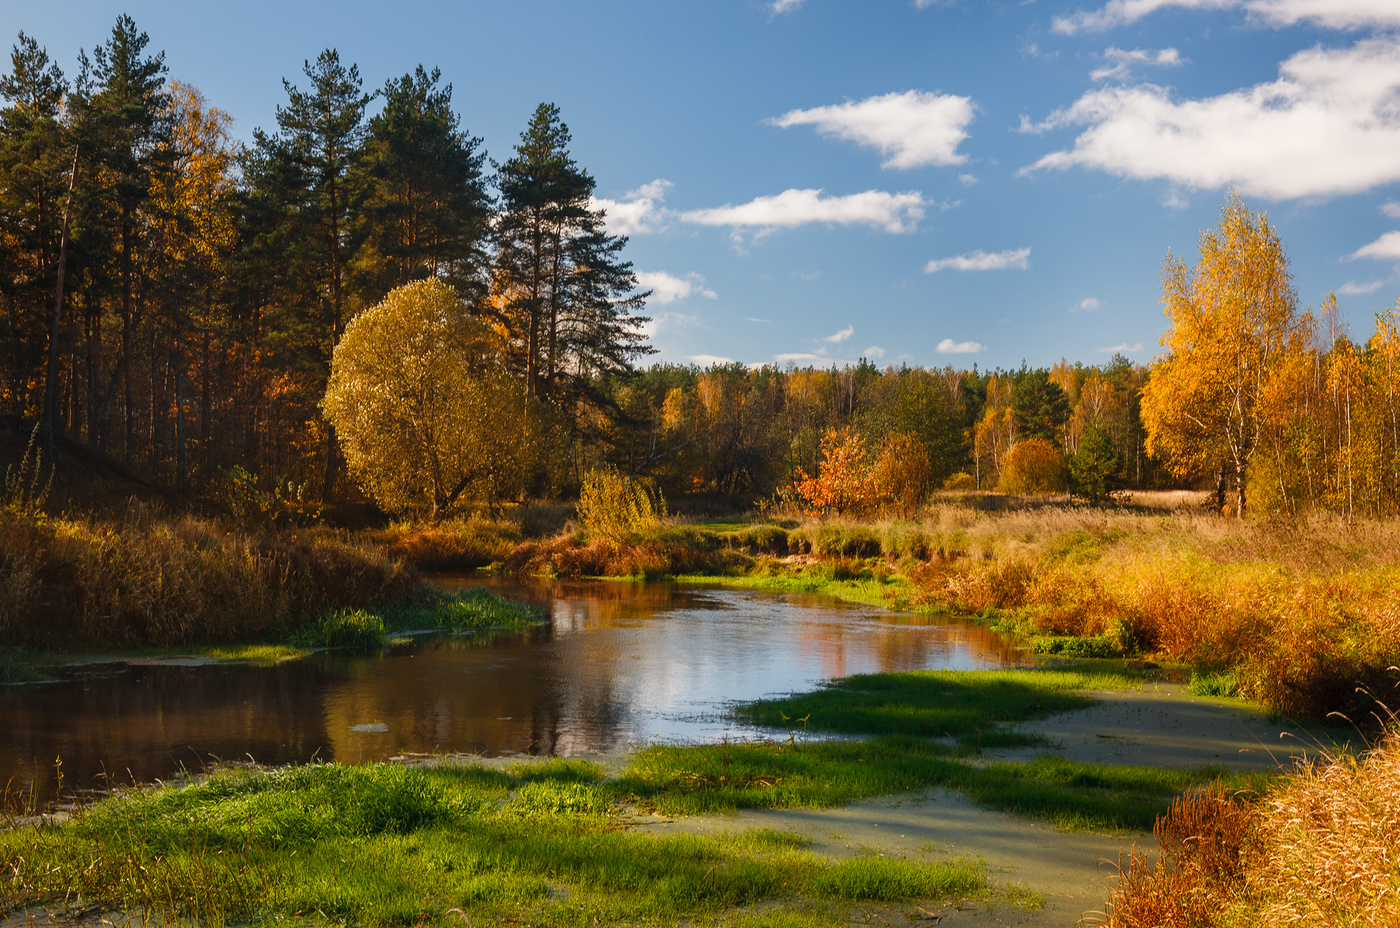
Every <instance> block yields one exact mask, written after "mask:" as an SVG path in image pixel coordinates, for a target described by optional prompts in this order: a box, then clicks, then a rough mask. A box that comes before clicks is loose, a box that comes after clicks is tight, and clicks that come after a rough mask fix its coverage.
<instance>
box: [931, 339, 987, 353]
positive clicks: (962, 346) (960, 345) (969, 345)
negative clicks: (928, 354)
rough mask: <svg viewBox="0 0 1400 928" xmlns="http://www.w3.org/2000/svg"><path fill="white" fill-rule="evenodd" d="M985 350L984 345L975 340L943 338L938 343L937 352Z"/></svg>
mask: <svg viewBox="0 0 1400 928" xmlns="http://www.w3.org/2000/svg"><path fill="white" fill-rule="evenodd" d="M986 350H987V346H986V345H981V344H978V343H977V342H955V341H953V340H952V339H951V338H945V339H943V341H941V342H939V343H938V353H939V354H978V353H979V352H983V351H986Z"/></svg>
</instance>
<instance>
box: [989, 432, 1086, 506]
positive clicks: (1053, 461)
mask: <svg viewBox="0 0 1400 928" xmlns="http://www.w3.org/2000/svg"><path fill="white" fill-rule="evenodd" d="M1068 488H1069V468H1068V464H1067V463H1066V461H1065V456H1064V455H1063V454H1061V453H1060V449H1058V448H1056V447H1055V446H1054V445H1052V444H1051V443H1050V442H1048V441H1046V440H1045V439H1043V438H1027V439H1025V440H1023V441H1018V442H1016V444H1014V445H1012V446H1011V450H1010V451H1008V452H1007V453H1006V458H1005V460H1004V461H1003V462H1002V468H1001V482H999V483H998V484H997V489H998V490H999V491H1000V492H1002V493H1008V494H1012V495H1016V496H1030V495H1035V494H1041V493H1063V492H1064V491H1065V490H1066V489H1068Z"/></svg>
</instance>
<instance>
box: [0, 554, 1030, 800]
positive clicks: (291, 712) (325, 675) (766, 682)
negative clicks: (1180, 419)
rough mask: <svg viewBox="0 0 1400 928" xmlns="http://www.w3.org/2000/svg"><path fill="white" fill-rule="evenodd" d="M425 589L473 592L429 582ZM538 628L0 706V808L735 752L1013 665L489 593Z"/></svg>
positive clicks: (57, 687) (639, 595) (921, 623)
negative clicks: (744, 711)
mask: <svg viewBox="0 0 1400 928" xmlns="http://www.w3.org/2000/svg"><path fill="white" fill-rule="evenodd" d="M440 582H442V584H443V585H444V586H449V587H451V586H463V585H467V584H468V583H470V585H482V581H481V580H480V579H478V578H471V579H470V580H469V581H468V580H464V579H452V578H443V579H442V580H441V581H440ZM486 585H489V586H491V587H492V588H493V589H495V590H496V591H497V592H499V593H502V594H504V595H510V596H515V597H518V598H522V599H528V600H531V601H534V602H536V603H539V604H540V605H541V606H542V607H544V608H546V609H547V610H548V611H549V614H550V622H549V624H548V625H545V626H541V627H540V628H538V629H534V630H532V631H530V632H528V633H524V634H514V635H508V636H504V637H498V638H494V639H491V640H485V641H483V640H477V639H469V638H448V639H438V640H421V641H417V642H415V643H413V644H410V645H407V646H404V647H400V648H396V649H394V651H393V652H391V653H390V654H389V655H387V656H385V657H382V658H377V657H376V658H371V657H347V656H337V655H320V656H317V657H314V658H311V659H308V660H304V661H298V662H295V663H290V664H283V665H279V666H276V667H253V666H240V665H220V666H169V665H149V664H142V665H125V664H124V665H105V666H103V667H102V668H99V669H97V670H92V669H88V670H85V671H83V672H79V673H75V674H73V675H71V676H69V677H67V678H65V679H64V680H62V681H60V682H57V683H49V684H42V685H31V686H12V687H3V688H0V780H6V781H9V782H10V784H11V786H10V789H11V792H12V794H13V793H17V792H24V793H27V792H28V791H29V790H30V789H31V788H33V789H35V790H36V791H37V792H38V794H39V795H40V797H41V798H48V797H51V796H52V795H53V793H54V789H55V785H56V784H55V777H54V770H53V762H54V759H55V758H57V757H62V759H63V773H64V777H65V782H66V785H67V786H68V787H70V788H71V787H78V788H85V787H92V786H96V785H100V782H101V780H100V777H101V776H102V775H103V774H104V773H105V774H108V775H111V776H113V777H115V778H116V779H118V780H119V781H124V782H130V781H131V780H132V779H135V780H138V781H149V780H152V779H156V778H162V777H166V776H169V775H170V774H171V773H173V772H174V771H176V770H178V769H179V768H180V767H181V765H184V766H186V767H189V768H197V767H198V766H199V765H201V764H202V763H204V762H205V761H206V760H207V759H209V758H211V757H217V758H223V759H245V758H247V757H252V758H253V759H256V760H257V761H259V762H262V763H288V762H298V761H306V760H309V759H311V758H313V757H320V758H323V759H327V760H332V759H333V760H342V761H351V762H353V761H363V760H372V759H378V758H382V757H387V756H391V755H394V754H398V753H401V752H415V753H429V752H438V751H441V752H475V753H481V754H485V755H491V756H496V755H502V754H511V753H521V754H525V753H531V754H535V753H538V754H561V755H568V754H578V753H588V752H595V751H607V750H615V749H619V748H622V747H625V746H626V745H627V744H628V743H630V742H633V741H638V740H646V739H650V738H666V739H685V740H709V739H717V738H720V737H725V736H729V737H744V736H748V735H751V734H752V732H749V731H746V730H744V729H741V728H737V727H735V726H734V724H733V723H732V722H731V721H730V720H729V719H728V718H726V716H725V714H724V707H725V705H726V703H728V702H730V701H733V700H743V699H752V698H755V697H758V696H762V695H765V694H770V693H777V692H787V691H791V690H797V689H806V688H809V687H810V686H812V685H813V684H814V683H816V682H817V681H819V680H823V679H828V678H830V677H834V676H844V675H847V674H851V673H861V672H868V671H877V670H880V671H886V670H906V669H915V668H924V667H953V668H976V667H995V666H1004V665H1006V664H1008V663H1014V662H1016V661H1017V660H1018V659H1019V658H1021V657H1023V654H1022V652H1019V651H1017V650H1016V649H1014V648H1013V647H1011V646H1010V645H1009V644H1008V642H1006V641H1005V640H1004V639H1002V638H1000V637H999V636H997V635H994V634H992V633H991V632H989V631H987V630H986V629H984V628H981V627H978V626H974V625H970V624H966V623H961V622H950V621H948V620H946V619H940V620H937V621H935V620H932V619H929V618H926V617H920V616H910V615H896V614H891V613H888V612H885V611H883V610H878V609H873V608H869V607H865V606H858V605H851V604H845V603H839V602H835V601H832V600H830V599H827V598H823V597H816V596H801V595H775V594H768V593H761V592H752V591H744V590H732V589H722V588H711V587H693V586H677V585H674V584H659V583H649V584H642V583H625V582H603V581H557V582H553V583H548V582H529V581H509V580H497V581H491V582H489V583H488V584H486Z"/></svg>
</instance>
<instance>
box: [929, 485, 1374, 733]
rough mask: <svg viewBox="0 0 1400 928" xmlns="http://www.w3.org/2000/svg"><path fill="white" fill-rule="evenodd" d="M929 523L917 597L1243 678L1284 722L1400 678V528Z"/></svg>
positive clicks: (1037, 513)
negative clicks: (928, 553) (928, 554)
mask: <svg viewBox="0 0 1400 928" xmlns="http://www.w3.org/2000/svg"><path fill="white" fill-rule="evenodd" d="M924 524H925V526H926V530H927V531H928V532H929V533H930V538H929V541H928V545H929V546H930V547H933V546H935V545H936V546H937V551H939V552H942V555H941V556H938V557H934V558H931V559H929V560H928V561H927V562H924V563H922V564H915V565H911V566H910V568H909V571H908V572H909V574H910V576H911V577H912V579H913V582H914V584H915V586H916V588H917V592H916V593H915V596H914V599H915V601H916V602H922V603H924V604H925V605H930V606H934V607H938V608H947V609H953V610H957V611H965V612H973V613H983V614H987V615H994V616H996V617H997V618H998V620H999V621H1000V622H1002V623H1003V624H1005V625H1007V626H1009V627H1012V628H1014V629H1016V630H1018V631H1021V632H1025V633H1029V634H1043V635H1080V636H1107V637H1108V638H1110V639H1113V640H1116V641H1118V642H1119V643H1120V644H1121V645H1123V646H1124V647H1125V648H1126V649H1127V650H1131V651H1141V652H1147V653H1155V654H1159V655H1161V656H1163V657H1166V658H1169V659H1173V660H1180V661H1185V662H1188V663H1190V664H1192V665H1194V666H1196V667H1199V668H1202V669H1227V668H1230V669H1235V670H1236V671H1237V673H1238V677H1239V679H1240V682H1241V685H1242V686H1243V687H1244V688H1245V690H1246V691H1247V693H1248V695H1250V696H1252V697H1254V698H1256V699H1258V700H1259V701H1261V702H1263V703H1264V704H1265V705H1267V706H1269V707H1270V708H1271V709H1273V710H1275V711H1278V712H1281V713H1284V714H1288V715H1297V716H1310V717H1320V716H1324V715H1326V714H1327V713H1328V712H1332V711H1342V712H1357V711H1364V710H1365V709H1366V707H1367V705H1368V700H1369V697H1367V696H1365V695H1364V694H1358V692H1357V689H1358V687H1364V688H1366V689H1368V690H1370V691H1371V692H1373V693H1375V694H1376V695H1377V696H1382V698H1384V695H1383V694H1385V693H1387V692H1388V691H1389V690H1390V689H1392V688H1393V687H1394V685H1395V682H1396V676H1395V674H1394V673H1392V672H1390V671H1388V670H1387V668H1389V667H1390V666H1392V665H1394V664H1397V663H1400V523H1379V522H1371V523H1362V524H1356V525H1348V524H1347V523H1345V522H1343V521H1341V520H1339V519H1334V518H1330V517H1317V518H1314V519H1311V520H1307V521H1299V522H1285V523H1269V522H1244V523H1241V522H1237V521H1234V520H1229V519H1222V518H1219V517H1216V516H1211V515H1202V514H1197V513H1192V512H1189V511H1186V512H1183V511H1178V512H1175V513H1172V514H1146V513H1140V512H1125V511H1117V512H1115V511H1094V510H1082V509H1068V508H1065V509H1038V510H1032V511H1021V512H1014V511H1013V512H1006V513H997V514H989V513H982V512H976V511H973V510H969V509H951V508H943V509H939V510H935V511H934V512H932V513H930V514H929V516H928V518H927V519H926V520H925V522H924Z"/></svg>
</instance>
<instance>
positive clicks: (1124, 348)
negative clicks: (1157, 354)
mask: <svg viewBox="0 0 1400 928" xmlns="http://www.w3.org/2000/svg"><path fill="white" fill-rule="evenodd" d="M1099 350H1100V351H1102V352H1103V353H1104V354H1108V353H1109V352H1110V351H1113V352H1129V353H1131V352H1134V351H1141V350H1142V342H1138V343H1137V344H1135V345H1129V344H1128V343H1127V342H1124V343H1123V344H1121V345H1114V346H1113V347H1112V348H1100V349H1099Z"/></svg>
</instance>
